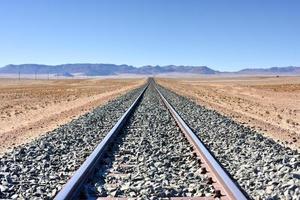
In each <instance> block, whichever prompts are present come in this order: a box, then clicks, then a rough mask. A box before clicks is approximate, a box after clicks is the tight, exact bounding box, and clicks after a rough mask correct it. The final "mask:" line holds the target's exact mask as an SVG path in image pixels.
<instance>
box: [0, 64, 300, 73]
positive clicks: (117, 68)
mask: <svg viewBox="0 0 300 200" xmlns="http://www.w3.org/2000/svg"><path fill="white" fill-rule="evenodd" d="M18 73H20V74H55V75H60V76H74V75H84V76H107V75H120V74H139V75H158V74H199V75H201V74H202V75H226V74H236V75H300V67H295V66H289V67H272V68H251V69H243V70H240V71H237V72H220V71H216V70H213V69H211V68H209V67H207V66H176V65H167V66H159V65H157V66H151V65H147V66H143V67H134V66H131V65H125V64H124V65H115V64H90V63H79V64H62V65H41V64H21V65H13V64H10V65H6V66H4V67H2V68H0V74H18Z"/></svg>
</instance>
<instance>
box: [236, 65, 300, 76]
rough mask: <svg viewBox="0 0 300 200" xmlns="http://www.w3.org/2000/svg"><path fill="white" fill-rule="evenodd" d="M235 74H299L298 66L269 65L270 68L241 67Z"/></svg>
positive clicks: (299, 68)
mask: <svg viewBox="0 0 300 200" xmlns="http://www.w3.org/2000/svg"><path fill="white" fill-rule="evenodd" d="M236 73H237V74H260V75H265V74H266V75H276V74H278V75H296V74H298V75H300V67H294V66H289V67H271V68H266V69H262V68H257V69H255V68H252V69H243V70H240V71H238V72H236Z"/></svg>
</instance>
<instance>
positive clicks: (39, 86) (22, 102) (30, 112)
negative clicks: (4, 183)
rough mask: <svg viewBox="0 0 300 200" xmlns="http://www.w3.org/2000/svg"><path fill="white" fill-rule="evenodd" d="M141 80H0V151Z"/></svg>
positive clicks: (85, 111)
mask: <svg viewBox="0 0 300 200" xmlns="http://www.w3.org/2000/svg"><path fill="white" fill-rule="evenodd" d="M144 81H145V80H143V79H103V80H99V79H89V80H86V79H80V80H79V79H78V80H76V79H73V80H30V79H29V80H15V79H0V154H3V153H4V152H8V151H10V150H12V148H13V147H15V146H17V145H20V144H24V143H27V142H30V141H31V140H33V139H34V138H37V137H39V136H40V135H42V134H44V133H46V132H47V131H51V130H53V129H55V128H57V127H59V126H60V125H63V124H66V123H68V122H70V121H71V120H72V119H76V118H78V117H79V116H80V115H83V114H85V113H87V112H89V111H91V110H93V109H94V108H96V107H97V106H100V105H103V104H105V103H106V102H108V101H109V100H111V99H113V98H116V97H118V96H120V95H122V94H125V93H126V92H128V91H129V90H132V89H134V88H137V87H139V86H141V85H142V84H143V83H144Z"/></svg>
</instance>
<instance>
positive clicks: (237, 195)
mask: <svg viewBox="0 0 300 200" xmlns="http://www.w3.org/2000/svg"><path fill="white" fill-rule="evenodd" d="M155 89H156V91H157V92H158V94H159V96H160V97H161V99H162V100H163V102H164V104H165V105H166V107H167V108H168V110H169V111H170V113H171V115H172V116H173V117H174V119H175V121H176V122H177V124H178V126H179V127H180V129H181V130H182V131H183V132H184V134H185V135H186V136H187V137H188V140H189V141H191V143H192V144H193V146H194V147H195V148H196V150H197V151H198V152H199V153H200V156H201V158H202V159H204V162H205V163H206V164H207V165H208V168H209V169H210V171H211V173H212V175H213V176H214V177H215V178H216V179H217V181H219V183H221V187H222V189H223V191H224V192H225V193H226V197H228V198H229V199H235V200H246V199H248V198H247V197H246V196H245V194H244V193H243V192H242V191H241V189H240V188H239V187H238V186H237V185H236V183H235V182H234V181H233V180H232V178H231V177H230V176H229V175H228V174H227V173H226V171H225V170H224V169H223V167H222V166H221V165H220V164H219V162H218V161H217V160H216V159H215V158H214V157H213V156H212V155H211V153H210V152H209V150H208V149H207V148H206V146H205V145H204V143H203V142H202V141H201V140H200V139H199V138H198V137H197V136H196V134H195V133H194V132H193V131H192V130H191V129H190V128H189V126H188V125H187V124H186V123H185V122H184V120H183V119H182V118H181V117H180V115H179V114H178V113H177V112H176V110H175V109H174V108H173V106H172V105H171V104H170V103H169V102H168V101H167V100H166V98H165V97H164V96H163V95H162V93H161V92H160V91H159V89H158V88H157V87H156V84H155Z"/></svg>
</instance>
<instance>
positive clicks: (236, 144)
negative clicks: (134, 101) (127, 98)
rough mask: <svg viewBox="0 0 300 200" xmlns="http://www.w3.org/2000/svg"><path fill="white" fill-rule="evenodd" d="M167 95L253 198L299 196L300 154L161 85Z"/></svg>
mask: <svg viewBox="0 0 300 200" xmlns="http://www.w3.org/2000/svg"><path fill="white" fill-rule="evenodd" d="M160 90H161V91H162V93H163V95H164V96H165V97H166V99H167V100H168V101H169V102H170V103H171V104H172V106H174V107H175V109H176V110H177V111H178V113H179V114H180V115H181V117H182V118H183V119H184V120H185V121H186V123H187V124H188V125H189V126H190V127H191V128H192V129H193V130H194V132H195V133H196V134H197V135H198V136H199V138H200V139H201V140H202V141H203V142H204V143H205V144H206V145H207V146H208V148H209V149H210V150H211V151H212V153H213V154H214V155H215V157H216V158H217V159H218V160H219V161H220V162H221V164H222V165H223V166H224V167H225V169H226V170H227V171H228V172H229V173H230V174H231V175H232V176H233V177H234V179H235V180H237V182H238V183H239V184H240V185H241V186H242V187H243V188H244V189H245V191H246V192H247V193H248V194H249V195H250V196H251V197H252V198H253V199H268V198H270V199H299V196H300V154H299V152H298V151H297V150H292V149H290V148H288V147H284V146H282V145H280V144H278V143H277V142H275V141H274V140H272V139H269V138H266V137H264V136H262V135H261V134H260V133H258V132H256V131H255V130H252V129H250V128H248V127H245V126H243V125H241V124H238V123H236V122H234V121H233V120H232V119H230V118H228V117H226V116H223V115H221V114H219V113H218V112H216V111H214V110H209V109H207V108H205V107H203V106H200V105H198V104H197V103H195V102H193V101H191V100H190V99H188V98H186V97H183V96H180V95H178V94H176V93H174V92H172V91H170V90H168V89H165V88H163V87H160Z"/></svg>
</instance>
